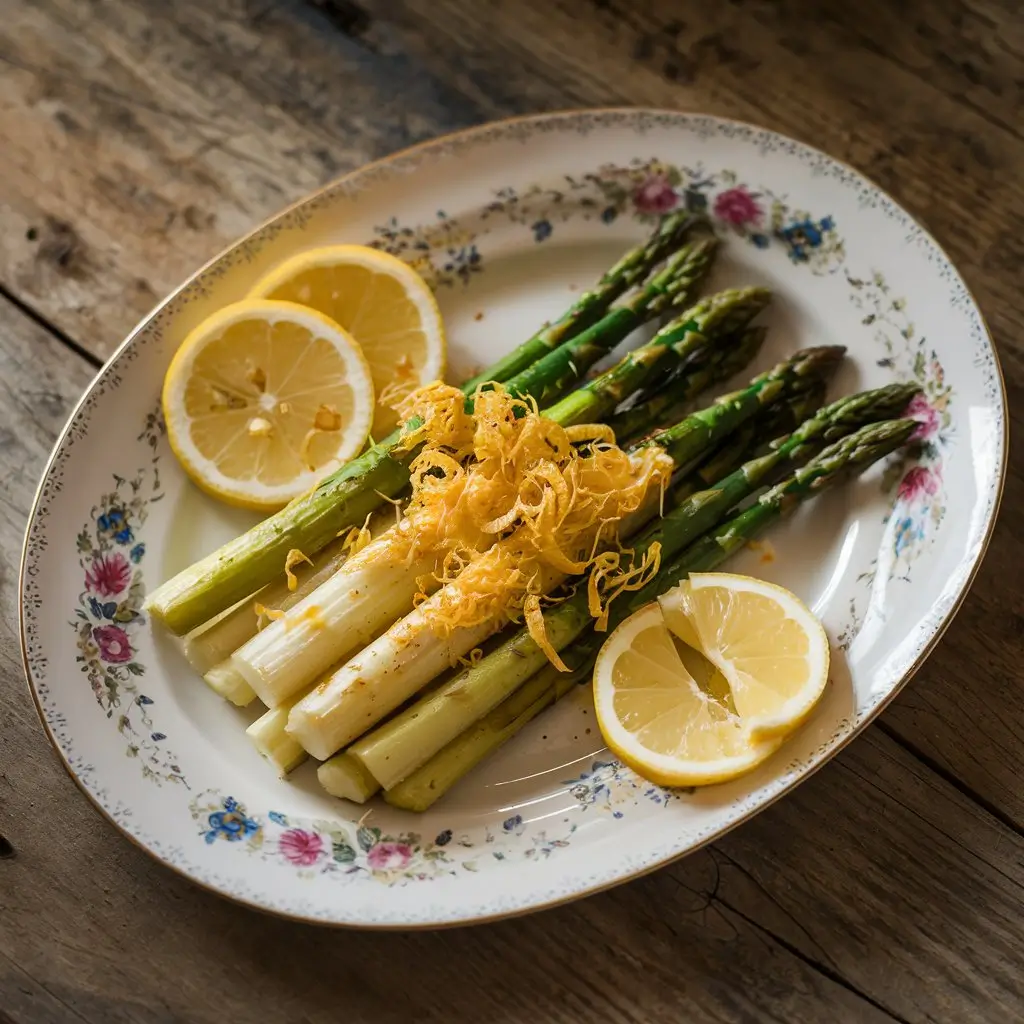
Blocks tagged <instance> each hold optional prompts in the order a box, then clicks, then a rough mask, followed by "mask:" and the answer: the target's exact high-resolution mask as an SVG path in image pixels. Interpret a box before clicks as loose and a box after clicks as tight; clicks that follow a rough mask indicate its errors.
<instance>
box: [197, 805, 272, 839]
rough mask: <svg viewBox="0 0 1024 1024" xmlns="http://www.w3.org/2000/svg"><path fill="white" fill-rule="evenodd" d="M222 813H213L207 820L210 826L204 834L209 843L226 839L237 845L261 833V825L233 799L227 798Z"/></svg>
mask: <svg viewBox="0 0 1024 1024" xmlns="http://www.w3.org/2000/svg"><path fill="white" fill-rule="evenodd" d="M223 807H224V809H223V810H222V811H213V812H212V813H211V814H210V816H209V817H208V818H207V824H208V825H209V826H210V827H209V828H208V829H206V830H205V831H204V833H203V838H204V839H205V840H206V841H207V843H214V842H216V841H217V840H218V839H226V840H227V841H228V842H229V843H237V842H240V841H241V840H242V839H248V838H249V837H250V836H255V835H256V834H257V833H258V832H259V831H260V827H261V826H260V823H259V822H258V821H255V820H254V819H253V818H250V817H249V816H248V815H247V814H246V813H245V808H244V807H243V806H242V805H241V804H240V803H239V802H238V801H237V800H236V799H235V798H234V797H233V796H226V797H225V798H224V802H223Z"/></svg>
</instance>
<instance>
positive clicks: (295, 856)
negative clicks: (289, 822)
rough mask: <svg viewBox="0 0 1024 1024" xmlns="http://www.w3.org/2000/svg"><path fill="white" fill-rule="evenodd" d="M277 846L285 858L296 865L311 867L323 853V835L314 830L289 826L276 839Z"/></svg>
mask: <svg viewBox="0 0 1024 1024" xmlns="http://www.w3.org/2000/svg"><path fill="white" fill-rule="evenodd" d="M277 848H278V849H279V850H280V851H281V853H282V854H283V855H284V858H285V860H287V861H289V862H290V863H292V864H294V865H295V866H296V867H300V868H308V867H312V866H313V865H314V864H315V863H316V862H317V861H318V860H319V859H320V858H321V856H322V855H323V853H324V840H323V837H322V836H320V835H318V834H317V833H316V832H307V831H306V830H305V829H301V828H290V829H288V831H287V832H285V833H284V834H283V835H282V836H281V838H280V839H279V840H278V841H277Z"/></svg>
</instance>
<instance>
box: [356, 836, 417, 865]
mask: <svg viewBox="0 0 1024 1024" xmlns="http://www.w3.org/2000/svg"><path fill="white" fill-rule="evenodd" d="M411 860H412V848H411V847H409V846H407V845H406V844H405V843H395V842H389V841H387V840H384V841H383V842H379V843H375V844H374V845H373V846H371V847H370V851H369V853H367V855H366V863H367V864H369V865H370V867H371V868H373V870H374V871H401V869H402V868H404V867H405V866H406V865H407V864H408V863H409V861H411Z"/></svg>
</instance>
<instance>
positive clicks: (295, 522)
mask: <svg viewBox="0 0 1024 1024" xmlns="http://www.w3.org/2000/svg"><path fill="white" fill-rule="evenodd" d="M715 244H716V243H715V241H714V239H712V238H707V239H701V240H698V241H695V242H693V243H691V244H689V245H687V246H684V248H683V249H682V250H680V252H679V253H677V254H676V255H675V256H674V257H673V258H672V259H671V260H669V262H668V265H667V266H666V267H665V268H664V269H663V270H661V271H660V272H659V273H657V274H655V275H654V277H653V278H652V279H651V280H650V281H649V282H648V283H647V284H646V285H645V286H644V288H643V289H642V290H641V291H640V292H639V293H638V294H637V295H636V296H634V297H633V298H632V299H630V300H629V301H628V302H626V303H625V304H623V305H621V306H618V307H615V308H613V309H612V310H611V311H610V312H609V313H608V315H607V316H605V317H604V318H603V319H602V320H600V321H599V322H598V323H596V324H594V325H593V326H592V327H590V328H588V329H586V330H584V331H582V332H581V333H580V334H578V335H576V336H575V337H573V338H572V339H571V340H570V341H568V342H566V343H565V344H563V345H562V346H561V347H559V348H556V349H554V351H552V352H549V353H548V354H547V355H546V356H544V357H542V358H541V359H539V360H538V361H537V362H536V363H534V364H532V365H531V366H530V367H528V368H527V369H526V370H524V371H522V372H521V373H519V374H517V375H516V376H515V377H512V378H510V379H509V380H507V381H505V382H504V383H505V386H506V387H507V388H508V389H509V390H510V391H511V392H513V393H515V394H517V395H520V396H531V397H533V398H535V399H536V400H537V402H538V403H539V404H541V405H546V404H547V403H548V402H550V401H553V400H555V399H557V398H559V397H560V396H562V395H563V394H564V393H565V392H566V391H567V390H568V389H570V388H572V387H573V386H575V384H577V383H578V382H579V381H580V380H581V379H582V378H583V375H584V374H585V373H586V371H587V370H588V369H589V368H590V367H591V366H593V365H594V363H595V362H597V361H598V360H599V359H601V358H602V357H603V356H604V355H606V354H607V353H608V352H610V351H611V350H612V349H613V348H614V347H615V346H616V345H617V344H618V343H619V342H620V341H622V340H623V339H624V338H625V337H626V336H627V335H629V334H630V333H631V332H632V331H633V330H634V329H635V328H636V327H638V326H639V325H640V324H642V323H644V322H645V321H646V320H647V319H650V318H651V317H653V316H656V315H658V314H659V313H662V312H665V311H666V310H668V309H672V308H674V306H675V305H676V304H684V303H685V302H686V301H688V300H689V298H690V296H691V295H692V293H693V290H694V289H695V288H696V286H697V284H698V283H699V281H700V280H701V278H702V277H703V276H704V275H705V273H706V272H707V270H708V267H709V266H710V264H711V260H712V258H713V256H714V249H715ZM613 369H614V368H613ZM488 376H490V375H489V374H488ZM599 379H600V378H599ZM595 383H596V382H594V381H591V382H590V383H589V384H588V385H586V387H587V388H588V389H590V392H591V393H592V392H593V391H594V385H595ZM464 390H465V389H464ZM470 395H471V392H469V393H467V399H466V401H467V404H469V405H471V404H472V398H471V397H470ZM573 422H579V421H578V420H576V421H573ZM417 426H419V421H417V420H413V421H412V422H410V423H407V424H405V425H404V426H403V427H401V428H400V429H399V430H396V431H394V432H393V433H392V434H390V435H389V436H388V437H387V438H385V439H384V440H383V441H381V442H379V443H377V444H374V445H372V446H371V447H370V448H369V449H367V451H365V452H363V454H362V455H360V456H358V457H357V458H355V459H353V460H352V461H351V462H348V463H346V464H345V465H344V466H342V467H341V468H340V469H338V470H336V471H335V472H334V473H332V474H331V475H330V476H328V477H327V478H326V479H324V480H322V481H321V482H320V483H319V484H318V485H317V486H316V487H315V488H313V490H311V491H310V492H309V493H308V494H306V495H303V496H302V497H299V498H296V499H295V500H294V501H292V502H290V503H289V504H288V505H287V506H285V508H283V509H281V511H280V512H277V513H275V514H274V515H272V516H269V517H268V518H267V519H264V520H263V521H262V522H261V523H259V524H257V525H256V526H254V527H252V529H250V530H248V531H247V532H246V533H244V534H242V535H241V536H240V537H236V538H235V539H234V540H232V541H229V542H228V543H227V544H225V545H224V546H223V547H221V548H220V549H218V550H217V551H215V552H213V553H212V554H211V555H208V556H207V557H206V558H203V559H201V560H200V561H199V562H197V563H195V564H194V565H192V566H190V567H189V568H188V569H185V570H184V571H183V572H180V573H178V575H177V576H174V577H172V578H171V579H170V580H168V581H167V582H165V583H163V584H162V585H161V586H159V587H158V588H157V589H156V590H155V591H153V593H152V594H150V595H149V596H148V597H147V599H146V607H147V610H148V611H149V612H150V613H151V614H152V615H154V616H155V617H156V618H158V619H160V620H161V621H162V622H163V623H164V625H165V626H166V627H167V628H168V629H170V630H171V632H173V633H176V634H178V635H182V634H184V633H187V632H188V631H189V630H192V629H194V628H195V627H196V626H199V625H201V624H202V623H204V622H206V621H208V620H209V619H212V618H213V616H215V615H218V614H219V613H220V612H222V611H223V610H224V609H225V608H230V607H231V605H233V604H235V603H236V602H238V601H240V600H242V599H243V598H245V597H248V596H249V595H250V594H252V593H254V592H255V591H257V590H258V589H259V588H260V587H262V586H264V585H265V584H266V583H268V582H269V581H270V580H272V579H274V577H275V576H277V575H279V574H280V572H281V567H282V566H283V565H284V560H285V557H286V556H287V554H288V552H289V551H290V550H292V549H293V548H297V549H298V550H300V551H302V552H304V553H305V554H306V555H310V556H311V555H313V554H314V553H315V552H317V551H319V550H320V549H321V548H322V547H324V546H325V545H326V544H328V543H330V541H332V540H333V539H334V538H335V537H336V536H337V535H338V534H339V533H340V532H341V531H342V530H344V529H347V528H348V527H351V526H353V525H357V524H359V523H362V522H364V521H365V519H366V517H367V516H368V515H369V514H370V513H371V512H373V511H374V510H375V509H376V508H378V507H379V506H380V505H381V504H382V503H383V501H385V500H386V499H388V498H391V497H394V496H395V495H397V494H400V493H402V491H403V490H404V489H405V488H406V487H407V486H408V483H409V472H408V469H407V468H406V462H407V461H408V459H409V458H410V457H411V453H410V452H405V453H400V452H399V445H400V443H401V441H402V438H403V436H404V434H405V433H406V432H408V431H409V430H412V429H414V428H415V427H417Z"/></svg>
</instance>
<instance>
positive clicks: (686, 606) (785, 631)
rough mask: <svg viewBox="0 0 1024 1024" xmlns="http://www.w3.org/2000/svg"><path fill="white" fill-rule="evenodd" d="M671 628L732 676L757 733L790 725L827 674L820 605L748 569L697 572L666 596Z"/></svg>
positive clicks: (742, 712)
mask: <svg viewBox="0 0 1024 1024" xmlns="http://www.w3.org/2000/svg"><path fill="white" fill-rule="evenodd" d="M658 601H659V604H660V606H661V610H662V614H663V615H664V618H665V622H666V624H667V626H668V628H669V629H670V630H671V631H672V632H673V633H674V634H675V635H676V636H677V637H678V638H679V639H680V640H682V641H683V643H685V644H689V645H690V646H691V647H695V648H697V650H699V651H700V652H701V653H702V654H704V656H705V657H706V658H708V660H709V661H711V663H712V664H713V665H715V667H716V668H718V670H719V671H720V672H721V673H722V675H723V676H724V677H725V679H726V680H727V682H728V685H729V690H730V693H731V694H732V701H733V704H734V706H735V708H736V713H737V714H738V715H739V717H740V718H741V719H742V720H743V722H744V723H746V726H747V728H748V729H749V730H750V732H751V734H752V735H754V736H760V737H766V736H776V735H780V734H784V733H788V732H790V731H792V730H793V729H795V728H796V727H797V726H798V725H800V723H801V722H803V721H804V719H805V718H806V717H807V716H808V715H809V714H810V712H811V710H812V709H813V708H814V705H815V704H816V703H817V702H818V699H819V698H820V697H821V694H822V692H823V691H824V689H825V685H826V683H827V682H828V667H829V646H828V638H827V637H826V635H825V630H824V629H823V628H822V626H821V623H820V622H819V621H818V620H817V619H816V618H815V616H814V613H813V612H811V610H810V609H809V608H808V607H807V606H806V605H805V604H804V603H803V602H802V601H801V600H800V599H799V598H798V597H797V596H796V595H795V594H792V593H790V592H789V591H788V590H784V589H783V588H782V587H778V586H775V585H774V584H772V583H765V582H764V581H763V580H756V579H752V578H751V577H749V576H735V575H732V574H730V573H694V574H692V575H691V576H690V578H689V579H688V580H687V581H686V582H684V583H682V584H680V585H679V586H678V587H675V588H674V589H672V590H670V591H669V592H668V593H666V594H663V595H662V596H661V597H660V598H659V599H658Z"/></svg>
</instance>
